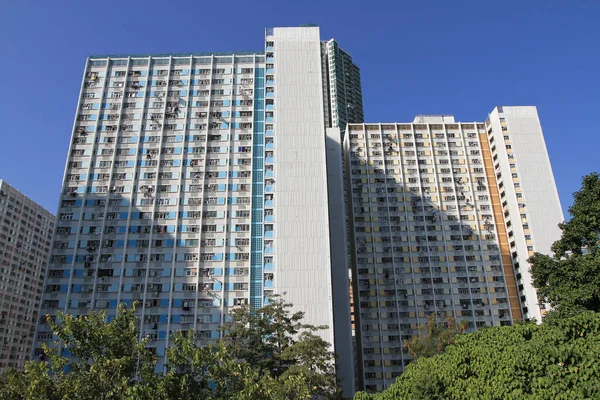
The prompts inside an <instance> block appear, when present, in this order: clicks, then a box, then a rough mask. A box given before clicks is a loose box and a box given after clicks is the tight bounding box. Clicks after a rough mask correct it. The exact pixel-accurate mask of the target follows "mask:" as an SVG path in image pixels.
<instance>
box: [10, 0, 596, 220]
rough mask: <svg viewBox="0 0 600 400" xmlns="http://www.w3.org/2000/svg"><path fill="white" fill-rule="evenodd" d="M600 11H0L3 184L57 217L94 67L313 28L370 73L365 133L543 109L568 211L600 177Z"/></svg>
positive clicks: (219, 5)
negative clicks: (599, 121) (582, 187)
mask: <svg viewBox="0 0 600 400" xmlns="http://www.w3.org/2000/svg"><path fill="white" fill-rule="evenodd" d="M598 16H600V1H597V0H590V1H585V0H581V1H573V0H571V1H567V0H565V1H553V0H548V1H523V0H518V1H480V0H478V1H461V0H456V1H447V0H443V1H442V0H439V1H424V0H423V1H417V0H413V1H393V0H388V1H357V0H348V1H323V0H320V1H313V0H301V1H287V0H283V1H258V0H246V1H244V2H241V1H238V0H233V1H176V0H171V1H156V0H147V1H137V0H136V1H130V0H120V1H112V0H109V1H91V2H90V1H81V0H77V1H72V0H61V1H47V0H37V1H28V0H12V1H10V0H6V1H4V2H3V4H2V6H1V7H0V54H1V58H0V77H2V78H1V79H2V81H1V82H0V83H1V84H0V117H1V120H2V126H1V127H0V178H4V179H5V180H6V181H7V182H8V183H10V184H12V185H13V186H15V187H16V188H17V189H19V190H21V191H22V192H24V193H25V194H27V195H28V196H30V197H32V198H33V199H34V200H36V201H37V202H39V203H41V204H42V205H44V206H45V207H47V208H48V209H50V211H52V212H55V211H56V206H57V202H58V195H59V191H60V186H61V179H62V176H63V168H64V165H65V157H66V153H67V150H68V144H69V138H70V133H71V128H72V123H73V118H74V115H75V111H76V110H75V107H76V104H77V95H78V91H79V87H80V84H81V76H82V73H83V67H84V62H85V58H86V57H87V56H88V55H90V54H107V53H165V52H200V51H251V50H261V49H263V35H264V28H265V27H273V26H298V25H300V24H303V23H314V24H318V25H319V26H320V27H321V34H322V38H323V39H327V38H330V37H335V38H336V39H337V40H338V41H339V43H340V44H341V46H342V47H343V48H344V49H345V50H347V51H348V52H349V53H351V54H352V56H353V58H354V60H355V62H356V63H357V64H358V65H359V67H360V68H361V73H362V84H363V95H364V104H365V118H366V120H367V121H372V122H378V121H390V122H391V121H412V119H413V117H414V115H415V114H438V113H444V114H454V115H455V116H456V118H457V119H458V120H460V121H481V120H484V119H485V118H486V117H487V113H488V112H490V111H491V110H492V109H493V107H494V106H496V105H537V107H538V111H539V114H540V118H541V120H542V126H543V129H544V132H545V136H546V143H547V146H548V150H549V153H550V158H551V161H552V165H553V168H554V175H555V178H556V182H557V184H558V190H559V193H560V196H561V201H562V205H563V208H564V209H565V213H566V209H567V207H568V206H569V205H570V204H571V194H572V192H573V191H575V190H577V188H578V187H579V184H580V178H581V176H582V175H584V174H586V173H589V172H591V171H594V170H596V171H598V170H600V166H599V163H598V160H599V159H600V158H599V157H598V154H599V149H600V132H598V128H597V126H596V125H595V124H594V123H593V121H594V120H595V118H594V117H595V116H597V115H598V110H599V106H600V101H599V100H598V96H599V93H600V79H599V78H598V74H599V73H600V46H599V45H598V40H599V39H600V23H598V20H597V18H598Z"/></svg>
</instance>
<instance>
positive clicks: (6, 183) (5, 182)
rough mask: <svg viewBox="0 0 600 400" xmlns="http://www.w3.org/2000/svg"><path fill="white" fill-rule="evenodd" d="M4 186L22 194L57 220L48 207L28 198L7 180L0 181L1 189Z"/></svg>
mask: <svg viewBox="0 0 600 400" xmlns="http://www.w3.org/2000/svg"><path fill="white" fill-rule="evenodd" d="M2 184H5V185H6V186H10V187H11V188H12V189H13V190H14V191H16V192H18V193H20V194H21V195H22V196H23V197H27V198H28V199H29V200H30V201H31V202H32V203H34V204H35V205H36V206H38V207H40V208H41V209H42V210H44V211H46V212H47V213H48V214H50V215H52V216H53V217H55V218H56V215H54V213H53V212H52V211H50V210H48V209H47V208H46V207H44V206H43V205H41V204H40V203H38V202H37V201H35V200H34V199H33V198H31V197H30V196H27V195H26V194H25V193H23V192H21V191H20V190H19V189H17V188H16V187H14V186H13V185H11V184H10V183H8V182H7V181H6V180H5V179H0V189H1V188H2Z"/></svg>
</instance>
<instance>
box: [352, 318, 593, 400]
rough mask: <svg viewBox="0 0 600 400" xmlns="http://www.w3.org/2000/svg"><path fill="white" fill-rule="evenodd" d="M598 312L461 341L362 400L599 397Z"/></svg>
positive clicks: (498, 329)
mask: <svg viewBox="0 0 600 400" xmlns="http://www.w3.org/2000/svg"><path fill="white" fill-rule="evenodd" d="M599 359H600V314H597V313H593V312H590V311H588V312H584V313H582V314H580V315H577V316H575V317H570V318H566V319H556V320H555V322H554V323H553V324H547V323H544V324H542V325H535V324H533V323H528V324H518V325H515V326H506V327H494V328H489V329H483V330H480V331H478V332H475V333H471V334H466V335H460V336H458V337H457V338H456V343H455V344H454V345H451V346H448V347H447V348H446V352H445V353H444V354H441V355H438V356H435V357H429V358H421V359H419V360H418V361H416V362H414V363H411V364H410V365H409V366H408V367H407V369H406V371H405V372H404V373H403V374H402V375H401V376H400V377H399V378H398V379H397V380H396V382H395V383H394V384H392V385H391V386H390V387H389V388H388V389H387V390H385V391H384V392H382V393H379V394H375V395H367V394H365V393H359V394H357V395H356V397H355V399H356V400H392V399H395V400H399V399H406V400H409V399H410V400H412V399H414V400H428V399H440V400H441V399H444V400H459V399H461V400H462V399H464V400H467V399H469V400H470V399H478V400H480V399H481V400H488V399H489V400H492V399H493V400H496V399H497V400H513V399H514V400H528V399H531V400H538V399H539V400H542V399H544V400H545V399H553V400H555V399H556V400H560V399H564V400H574V399H597V398H600V363H599V362H598V360H599Z"/></svg>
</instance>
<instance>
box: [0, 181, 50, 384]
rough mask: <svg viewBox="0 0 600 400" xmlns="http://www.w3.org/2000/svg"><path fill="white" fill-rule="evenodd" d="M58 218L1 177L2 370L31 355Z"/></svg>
mask: <svg viewBox="0 0 600 400" xmlns="http://www.w3.org/2000/svg"><path fill="white" fill-rule="evenodd" d="M54 219H55V218H54V215H52V213H51V212H50V211H48V210H46V209H45V208H43V207H42V206H41V205H39V204H37V203H36V202H35V201H33V200H31V199H30V198H28V197H27V196H25V195H24V194H23V193H21V192H19V191H18V190H17V189H15V188H14V187H12V186H11V185H9V184H8V183H6V182H5V181H3V180H2V179H0V373H2V372H4V371H6V370H7V369H8V368H9V367H12V368H16V369H22V368H23V366H24V364H25V361H27V360H28V359H29V355H30V353H31V349H32V346H33V341H34V333H35V327H36V322H37V316H38V308H39V305H40V300H41V298H42V289H43V287H44V274H45V271H46V262H47V260H48V255H49V254H50V241H51V239H52V231H53V229H54Z"/></svg>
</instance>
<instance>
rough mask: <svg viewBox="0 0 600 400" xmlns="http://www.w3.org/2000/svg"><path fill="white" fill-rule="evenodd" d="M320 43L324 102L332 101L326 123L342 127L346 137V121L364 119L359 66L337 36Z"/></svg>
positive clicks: (355, 121)
mask: <svg viewBox="0 0 600 400" xmlns="http://www.w3.org/2000/svg"><path fill="white" fill-rule="evenodd" d="M321 46H322V49H321V57H322V64H321V65H322V66H321V68H322V70H323V94H324V95H325V96H326V98H325V100H324V102H325V104H328V105H329V106H328V107H325V123H326V125H327V126H329V127H339V128H340V129H341V130H342V138H343V134H344V130H345V129H346V125H347V124H349V123H361V122H364V114H363V103H362V87H361V84H360V69H359V68H358V66H357V65H356V64H354V63H353V62H352V57H351V56H350V54H348V53H347V52H345V51H344V50H342V49H341V48H340V47H339V44H338V42H336V41H335V40H334V39H331V40H328V41H324V42H322V43H321Z"/></svg>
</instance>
